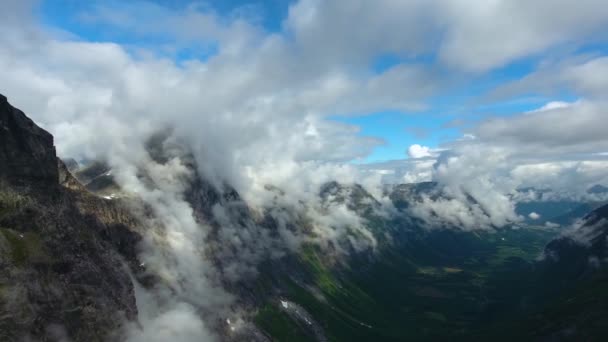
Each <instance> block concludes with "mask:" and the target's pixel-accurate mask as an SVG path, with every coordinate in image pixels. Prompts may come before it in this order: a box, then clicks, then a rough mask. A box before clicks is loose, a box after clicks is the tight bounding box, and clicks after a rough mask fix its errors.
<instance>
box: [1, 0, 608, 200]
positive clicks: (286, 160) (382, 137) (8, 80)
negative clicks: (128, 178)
mask: <svg viewBox="0 0 608 342" xmlns="http://www.w3.org/2000/svg"><path fill="white" fill-rule="evenodd" d="M8 4H9V5H8V6H7V10H5V11H4V14H3V16H4V17H5V18H4V23H3V24H2V25H3V32H5V34H4V35H3V36H4V37H3V38H2V43H3V47H2V48H1V49H0V63H2V67H3V69H4V70H3V71H2V76H3V78H2V79H3V84H2V86H3V87H2V90H1V91H2V92H4V93H6V95H7V96H8V97H9V99H11V100H12V101H13V103H14V104H15V105H17V106H19V107H21V108H23V109H25V110H26V111H27V112H28V113H30V115H31V116H32V117H33V118H34V119H36V121H37V122H39V123H40V124H41V125H43V127H45V128H47V129H48V130H50V131H51V133H53V134H54V135H55V137H56V141H57V148H58V151H59V153H60V154H61V155H62V156H66V157H67V156H74V157H76V158H80V159H87V158H89V159H90V158H98V157H99V156H100V155H102V156H103V155H104V154H113V153H118V152H115V151H112V150H113V149H118V150H121V149H125V146H126V145H128V144H133V143H134V142H133V141H139V140H141V139H143V137H144V136H146V134H149V131H150V130H153V129H158V127H160V126H163V127H165V126H171V127H173V128H174V129H176V130H177V131H178V133H179V134H180V135H182V136H183V137H188V139H191V140H194V142H193V144H194V145H196V148H197V149H200V150H201V152H200V153H199V154H198V155H200V159H201V160H202V159H206V160H207V163H205V165H207V167H208V168H209V170H207V171H208V172H209V173H210V174H215V176H214V177H216V178H226V179H225V181H228V182H229V183H231V184H232V183H233V184H237V185H236V186H237V188H238V187H239V186H238V183H239V182H240V183H243V184H245V183H249V184H252V183H256V184H261V183H262V182H266V181H268V180H273V181H275V182H279V183H281V181H278V179H283V180H284V181H285V182H287V181H288V180H289V179H292V177H293V172H296V171H295V170H299V169H306V167H304V166H303V165H313V164H314V165H325V164H326V163H330V164H331V163H333V164H334V165H336V164H340V165H344V164H346V165H347V166H348V165H355V166H358V167H359V168H361V169H364V170H367V171H370V170H375V171H378V172H380V173H381V174H383V175H386V174H389V173H391V172H393V174H396V175H398V177H397V179H395V180H394V181H397V182H402V181H419V180H429V179H433V178H436V169H437V165H435V163H430V160H434V161H435V162H437V161H442V160H447V159H446V158H448V155H461V154H462V151H465V150H466V151H468V150H471V149H480V150H484V153H500V154H501V155H504V157H505V158H506V159H508V160H509V163H510V170H509V171H508V172H511V173H513V172H515V171H514V170H515V169H516V168H519V169H518V170H519V171H518V172H515V173H514V174H518V175H520V176H519V177H520V178H521V179H518V181H517V182H519V183H522V182H523V179H526V178H527V177H525V176H523V174H522V172H523V171H521V170H522V168H524V169H525V168H528V170H529V169H534V168H536V169H538V168H542V167H543V166H542V165H545V166H546V165H552V167H556V168H559V169H560V170H562V171H563V172H566V171H564V170H566V169H567V170H579V171H580V170H587V168H584V167H578V168H577V167H576V166H573V165H579V166H580V165H586V164H581V163H592V164H593V163H594V164H593V165H595V166H597V165H599V164H598V163H600V162H602V161H603V160H605V159H606V152H607V151H608V146H607V145H606V139H605V138H604V134H603V131H602V130H601V129H600V126H601V122H602V121H603V119H604V117H605V114H604V111H605V105H606V101H607V99H606V94H605V89H606V87H605V85H606V81H605V80H606V79H608V78H606V77H605V76H606V73H607V68H608V67H607V65H608V58H607V55H608V43H607V39H608V33H607V32H608V30H606V28H608V9H607V8H606V6H603V4H602V1H601V0H581V1H576V2H573V1H569V0H559V1H549V0H539V1H534V2H529V1H504V0H502V1H501V0H493V1H487V2H483V3H480V2H478V1H472V0H431V1H421V0H412V1H392V0H382V1H365V0H356V1H349V2H342V1H321V0H299V1H278V0H270V1H237V0H232V1H189V0H174V1H169V0H167V1H161V0H138V1H128V2H125V1H112V0H110V1H86V2H85V1H75V0H28V1H12V2H11V1H9V3H8ZM531 125H532V126H531ZM92 127H94V128H95V129H94V128H92ZM75 130H76V131H78V132H79V134H78V135H77V136H76V135H75V134H73V132H74V131H75ZM564 132H565V133H564ZM130 140H133V141H130ZM108 146H111V148H108ZM481 154H483V153H481ZM203 155H204V156H203ZM209 164H212V165H215V166H208V165H209ZM558 164H559V165H560V166H558ZM387 165H391V170H388V169H383V168H384V167H386V166H387ZM433 165H434V166H433ZM566 165H567V167H566ZM395 169H396V170H397V172H395ZM269 170H272V171H269ZM579 171H576V172H579ZM505 172H507V171H505ZM571 172H575V171H571ZM262 175H263V177H265V178H266V179H265V180H264V181H262V180H256V181H252V179H253V178H256V179H258V178H259V177H262ZM404 175H405V176H404ZM526 176H527V175H526ZM403 177H405V178H403ZM535 177H536V173H535ZM547 177H549V178H550V181H551V182H554V181H556V180H557V179H559V178H562V177H557V176H556V175H555V174H554V173H553V174H549V173H547ZM247 178H249V179H247ZM347 178H348V177H347ZM244 179H247V180H244ZM348 179H350V178H348ZM534 179H535V180H538V181H542V182H545V180H544V179H542V180H540V179H537V178H534ZM602 181H603V179H599V178H598V177H597V176H595V178H593V179H590V178H585V180H581V181H579V185H580V186H583V185H584V186H587V185H588V184H590V183H592V182H602ZM546 182H549V180H547V181H546ZM314 183H315V184H316V182H314ZM562 185H563V184H562ZM243 191H245V189H243Z"/></svg>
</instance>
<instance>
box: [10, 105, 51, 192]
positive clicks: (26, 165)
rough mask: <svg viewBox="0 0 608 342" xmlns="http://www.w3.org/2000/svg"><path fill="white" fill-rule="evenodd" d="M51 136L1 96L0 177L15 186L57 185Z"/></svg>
mask: <svg viewBox="0 0 608 342" xmlns="http://www.w3.org/2000/svg"><path fill="white" fill-rule="evenodd" d="M56 160H57V157H56V155H55V146H53V136H52V135H51V134H50V133H48V132H47V131H45V130H43V129H42V128H40V127H38V126H37V125H36V124H35V123H34V122H33V121H32V120H31V119H29V118H28V117H27V116H25V114H24V113H23V112H22V111H20V110H19V109H16V108H14V107H13V106H11V105H10V104H9V103H8V100H7V99H6V97H5V96H3V95H0V178H2V179H4V180H6V181H8V182H9V183H10V184H15V185H28V184H31V183H36V184H37V185H38V186H39V185H41V184H45V185H55V184H57V179H58V173H57V166H56V163H57V161H56Z"/></svg>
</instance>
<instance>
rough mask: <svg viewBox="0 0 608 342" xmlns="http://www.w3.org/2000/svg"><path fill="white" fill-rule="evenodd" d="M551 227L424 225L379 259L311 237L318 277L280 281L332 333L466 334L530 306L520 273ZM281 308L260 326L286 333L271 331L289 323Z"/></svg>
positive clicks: (366, 336)
mask: <svg viewBox="0 0 608 342" xmlns="http://www.w3.org/2000/svg"><path fill="white" fill-rule="evenodd" d="M377 224H378V223H377ZM385 224H386V225H389V226H390V224H388V223H385ZM552 234H554V232H550V231H546V230H542V229H519V230H504V231H501V232H499V233H490V232H488V233H485V232H484V233H477V234H472V233H466V232H455V231H447V230H444V231H431V232H424V231H418V232H414V233H411V235H410V236H409V238H408V239H407V240H406V239H404V240H403V241H402V242H401V243H399V244H396V245H384V246H382V247H381V248H380V250H379V253H378V255H375V256H374V258H373V260H370V259H367V258H364V257H360V256H352V259H351V260H349V263H348V265H349V267H348V268H345V267H340V266H339V265H333V264H331V263H329V262H327V261H326V260H327V259H325V258H324V257H323V254H322V253H321V251H320V250H318V249H317V248H315V247H314V246H312V245H309V246H305V247H304V248H303V249H302V250H301V253H300V256H299V262H300V263H301V265H300V266H301V267H298V269H299V270H301V269H303V270H305V273H306V274H307V275H308V276H309V277H310V279H311V281H310V282H309V283H302V282H301V281H294V280H293V279H291V278H289V276H288V275H283V278H282V279H281V281H280V282H279V283H281V284H284V285H283V287H282V288H283V291H285V297H286V298H288V299H289V300H291V301H294V302H296V303H298V304H300V305H301V306H303V307H304V308H305V309H306V310H307V311H308V312H309V313H310V314H311V315H312V316H313V317H315V319H316V320H317V321H318V322H319V324H320V325H321V326H322V327H323V329H324V330H325V333H326V335H327V337H328V339H329V340H330V341H404V340H406V341H410V340H414V341H416V340H446V339H447V340H465V341H466V340H470V339H471V338H474V337H476V336H479V334H481V331H482V329H484V327H486V326H492V325H493V322H496V321H499V320H501V319H503V318H504V317H505V316H509V315H516V314H517V313H521V312H528V311H526V310H528V309H526V310H524V311H522V310H523V309H522V308H521V307H520V303H521V302H522V301H524V300H525V298H524V294H525V293H529V291H531V289H532V288H533V284H531V282H527V281H525V279H526V278H523V279H520V278H519V277H520V276H521V275H528V274H530V272H532V271H531V265H532V263H533V262H534V260H535V259H536V258H537V257H538V255H539V254H540V253H541V251H542V249H543V247H544V245H545V244H546V242H547V241H548V240H549V239H550V238H551V237H552ZM513 279H517V280H518V281H516V282H514V281H513ZM285 284H286V285H285ZM267 310H268V309H267ZM274 315H279V316H280V315H283V316H285V317H286V315H285V313H283V312H281V311H280V310H275V311H273V312H272V316H271V315H270V313H268V312H265V311H261V313H260V314H258V319H262V317H266V318H265V319H264V320H263V322H264V324H263V325H262V324H260V327H262V329H263V330H264V331H266V332H268V333H269V334H270V335H271V336H273V337H274V338H275V339H277V340H279V341H284V340H286V336H288V335H287V332H285V331H278V332H276V333H273V332H272V331H275V330H277V329H279V327H273V324H285V322H282V323H281V322H280V320H279V318H278V317H274ZM268 316H271V317H273V318H272V319H269V318H268ZM285 319H288V318H285ZM291 324H292V325H293V323H291ZM285 326H289V325H285ZM292 328H293V327H292ZM292 328H288V329H292ZM279 334H280V335H279ZM279 336H282V337H279ZM287 340H289V338H287Z"/></svg>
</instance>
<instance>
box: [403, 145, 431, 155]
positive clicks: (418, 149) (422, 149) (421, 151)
mask: <svg viewBox="0 0 608 342" xmlns="http://www.w3.org/2000/svg"><path fill="white" fill-rule="evenodd" d="M407 155H408V156H409V157H410V158H424V157H431V156H432V154H431V149H430V148H429V147H427V146H422V145H418V144H414V145H411V146H410V147H409V148H408V149H407Z"/></svg>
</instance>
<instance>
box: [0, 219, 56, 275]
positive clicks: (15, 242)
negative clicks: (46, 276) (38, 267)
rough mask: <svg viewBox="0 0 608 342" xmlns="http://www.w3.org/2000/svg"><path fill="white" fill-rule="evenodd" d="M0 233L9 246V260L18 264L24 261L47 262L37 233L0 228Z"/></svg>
mask: <svg viewBox="0 0 608 342" xmlns="http://www.w3.org/2000/svg"><path fill="white" fill-rule="evenodd" d="M0 233H1V235H2V237H4V240H5V241H6V242H7V244H8V247H9V250H10V251H9V257H10V260H11V261H12V262H13V263H15V264H16V265H18V266H22V265H24V264H25V263H26V262H48V259H49V257H48V253H46V249H45V248H44V245H43V244H42V241H41V240H40V237H39V236H38V234H36V233H33V232H27V233H18V232H16V231H14V230H11V229H6V228H0Z"/></svg>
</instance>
